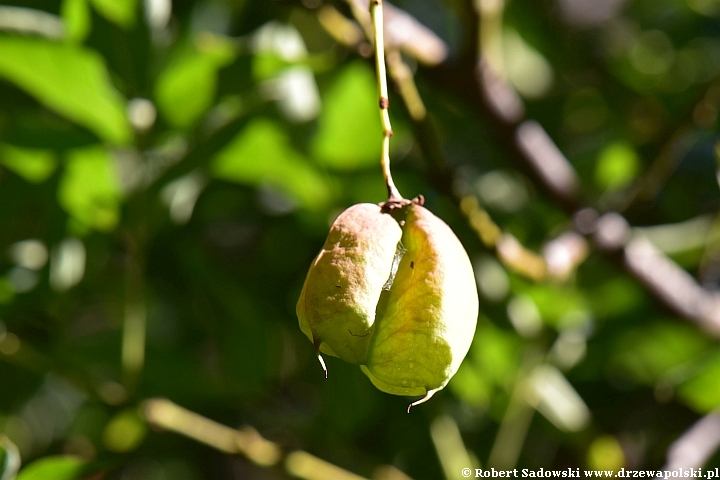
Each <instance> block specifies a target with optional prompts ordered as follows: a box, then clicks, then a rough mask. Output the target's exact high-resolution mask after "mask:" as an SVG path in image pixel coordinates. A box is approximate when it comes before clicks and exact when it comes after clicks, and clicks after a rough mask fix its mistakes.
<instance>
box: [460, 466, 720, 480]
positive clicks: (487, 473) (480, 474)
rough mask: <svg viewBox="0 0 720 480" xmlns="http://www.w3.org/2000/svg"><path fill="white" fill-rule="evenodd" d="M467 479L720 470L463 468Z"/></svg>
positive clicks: (712, 472)
mask: <svg viewBox="0 0 720 480" xmlns="http://www.w3.org/2000/svg"><path fill="white" fill-rule="evenodd" d="M462 476H463V477H465V478H662V479H664V480H669V479H671V478H704V479H705V480H710V479H713V478H714V479H718V480H720V468H717V467H716V468H714V469H709V470H705V471H703V469H702V468H676V469H674V470H625V469H624V468H621V469H620V470H618V471H617V472H616V471H614V470H580V469H579V468H566V469H564V470H545V469H544V468H540V469H539V470H531V469H529V468H523V469H517V468H514V469H512V470H496V469H494V468H491V469H489V470H483V469H482V468H463V469H462Z"/></svg>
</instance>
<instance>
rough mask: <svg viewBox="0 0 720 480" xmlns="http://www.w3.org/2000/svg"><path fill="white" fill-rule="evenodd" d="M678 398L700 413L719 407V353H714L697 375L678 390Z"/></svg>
mask: <svg viewBox="0 0 720 480" xmlns="http://www.w3.org/2000/svg"><path fill="white" fill-rule="evenodd" d="M678 396H679V397H680V398H682V399H683V400H684V401H685V402H686V403H687V404H688V405H690V407H692V408H693V409H695V411H697V412H700V413H708V412H711V411H713V410H715V409H716V408H718V407H720V352H718V353H715V355H713V356H712V357H711V358H710V359H709V360H708V361H707V362H705V363H704V365H703V368H702V369H701V370H700V372H699V373H698V374H697V375H695V376H694V377H692V378H691V379H690V380H688V381H687V382H685V383H684V384H683V385H681V386H680V387H679V388H678Z"/></svg>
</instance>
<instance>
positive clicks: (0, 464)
mask: <svg viewBox="0 0 720 480" xmlns="http://www.w3.org/2000/svg"><path fill="white" fill-rule="evenodd" d="M19 469H20V452H19V451H18V448H17V447H16V446H15V444H14V443H13V442H11V441H10V439H9V438H7V437H6V436H5V435H0V480H14V479H15V475H16V474H17V472H18V470H19Z"/></svg>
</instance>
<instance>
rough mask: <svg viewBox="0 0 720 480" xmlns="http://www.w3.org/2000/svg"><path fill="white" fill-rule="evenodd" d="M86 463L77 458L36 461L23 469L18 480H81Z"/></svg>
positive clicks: (67, 457) (66, 457) (61, 457)
mask: <svg viewBox="0 0 720 480" xmlns="http://www.w3.org/2000/svg"><path fill="white" fill-rule="evenodd" d="M84 470H85V462H83V461H82V460H80V459H79V458H77V457H71V456H60V455H57V456H51V457H45V458H41V459H39V460H35V461H34V462H32V463H31V464H30V465H28V466H27V467H25V468H23V469H22V470H21V471H20V475H18V477H17V480H79V479H80V478H82V475H83V473H84Z"/></svg>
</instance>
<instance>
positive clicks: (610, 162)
mask: <svg viewBox="0 0 720 480" xmlns="http://www.w3.org/2000/svg"><path fill="white" fill-rule="evenodd" d="M639 170H640V158H639V157H638V154H637V153H636V152H635V149H633V147H632V145H630V144H627V143H624V142H615V143H611V144H610V145H608V146H607V147H605V148H603V150H602V151H601V152H600V155H599V156H598V161H597V165H596V167H595V183H596V184H597V185H598V186H599V187H600V188H603V189H605V190H614V189H618V188H622V187H625V186H626V185H628V184H629V183H630V182H632V181H633V180H634V179H635V177H636V176H637V174H638V171H639Z"/></svg>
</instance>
